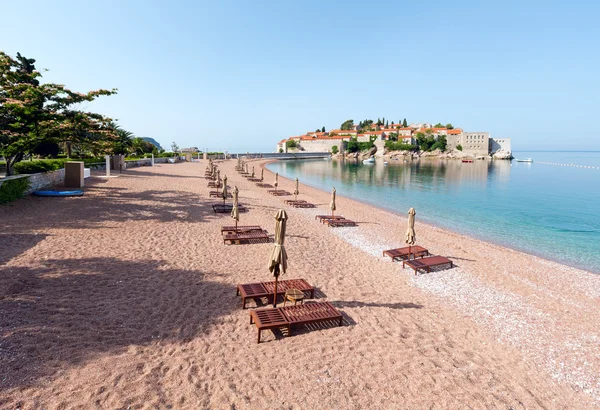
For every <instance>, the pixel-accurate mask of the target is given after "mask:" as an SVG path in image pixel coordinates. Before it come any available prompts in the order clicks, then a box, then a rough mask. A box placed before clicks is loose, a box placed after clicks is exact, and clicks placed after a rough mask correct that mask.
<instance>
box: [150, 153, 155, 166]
mask: <svg viewBox="0 0 600 410" xmlns="http://www.w3.org/2000/svg"><path fill="white" fill-rule="evenodd" d="M150 165H151V166H154V154H152V159H151V160H150Z"/></svg>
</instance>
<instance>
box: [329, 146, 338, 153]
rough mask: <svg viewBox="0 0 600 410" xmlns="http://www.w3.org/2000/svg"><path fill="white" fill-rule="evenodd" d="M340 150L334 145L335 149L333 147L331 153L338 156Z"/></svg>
mask: <svg viewBox="0 0 600 410" xmlns="http://www.w3.org/2000/svg"><path fill="white" fill-rule="evenodd" d="M339 151H340V150H339V148H338V146H337V145H334V146H333V147H331V153H332V154H337V153H338V152H339Z"/></svg>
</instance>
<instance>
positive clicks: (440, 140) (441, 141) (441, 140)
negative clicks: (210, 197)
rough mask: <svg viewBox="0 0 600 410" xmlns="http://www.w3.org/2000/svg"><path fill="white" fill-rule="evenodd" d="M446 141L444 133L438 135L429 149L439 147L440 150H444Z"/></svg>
mask: <svg viewBox="0 0 600 410" xmlns="http://www.w3.org/2000/svg"><path fill="white" fill-rule="evenodd" d="M446 146H447V141H446V136H445V135H440V136H438V138H437V140H436V141H435V142H434V143H433V145H432V146H431V150H432V151H433V150H436V149H439V150H440V151H442V152H444V151H446Z"/></svg>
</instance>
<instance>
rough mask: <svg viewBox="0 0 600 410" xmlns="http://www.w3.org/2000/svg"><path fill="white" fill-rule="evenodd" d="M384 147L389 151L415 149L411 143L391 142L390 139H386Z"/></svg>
mask: <svg viewBox="0 0 600 410" xmlns="http://www.w3.org/2000/svg"><path fill="white" fill-rule="evenodd" d="M385 147H386V148H387V149H388V150H389V151H412V150H414V149H415V147H414V146H413V145H411V144H405V143H403V142H392V141H386V142H385Z"/></svg>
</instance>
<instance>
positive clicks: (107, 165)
mask: <svg viewBox="0 0 600 410" xmlns="http://www.w3.org/2000/svg"><path fill="white" fill-rule="evenodd" d="M104 158H105V159H106V176H107V177H109V176H110V155H105V156H104Z"/></svg>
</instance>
